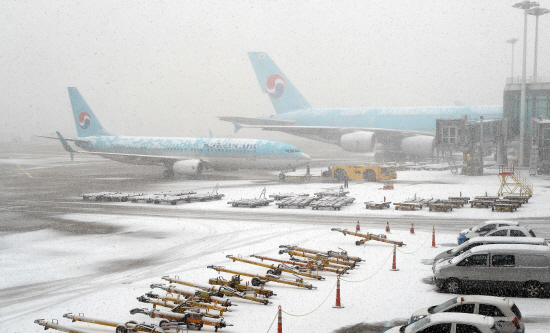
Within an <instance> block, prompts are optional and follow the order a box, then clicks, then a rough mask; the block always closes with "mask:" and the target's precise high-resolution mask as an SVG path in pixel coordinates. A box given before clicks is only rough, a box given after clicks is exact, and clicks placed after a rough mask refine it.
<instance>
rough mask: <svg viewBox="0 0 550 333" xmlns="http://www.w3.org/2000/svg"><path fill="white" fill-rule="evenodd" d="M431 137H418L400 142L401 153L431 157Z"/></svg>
mask: <svg viewBox="0 0 550 333" xmlns="http://www.w3.org/2000/svg"><path fill="white" fill-rule="evenodd" d="M434 140H435V137H433V136H426V135H419V136H412V137H410V138H405V139H403V140H402V141H401V151H402V152H403V153H404V154H407V155H415V156H420V157H431V156H432V154H433V150H434Z"/></svg>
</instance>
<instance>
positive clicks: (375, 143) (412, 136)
mask: <svg viewBox="0 0 550 333" xmlns="http://www.w3.org/2000/svg"><path fill="white" fill-rule="evenodd" d="M248 57H249V58H250V62H251V63H252V67H253V68H254V71H255V73H256V77H257V79H258V82H259V84H260V87H261V89H262V92H264V93H267V95H268V96H269V98H270V100H271V103H272V104H273V107H274V108H275V111H276V114H274V115H271V116H268V117H258V118H246V117H220V119H221V120H224V121H229V122H232V123H233V125H234V129H235V133H236V132H238V131H239V130H240V129H241V128H261V129H263V130H267V131H280V132H285V133H288V134H292V135H296V136H300V137H305V138H308V139H312V140H316V141H321V142H325V143H330V144H335V145H338V146H340V147H341V148H342V149H343V150H345V151H349V152H355V153H367V152H372V151H375V150H381V151H382V152H381V153H380V154H381V155H382V156H392V157H397V158H400V157H401V158H406V157H412V158H426V157H431V156H432V155H433V150H434V139H435V137H434V136H435V124H436V121H435V120H436V119H460V118H462V117H463V116H464V115H465V116H466V117H467V118H468V119H478V118H479V117H480V116H483V117H484V119H492V118H502V116H503V108H502V106H429V107H392V108H358V109H317V108H314V107H312V106H311V105H310V104H309V102H308V101H307V100H306V99H305V98H304V97H303V96H302V94H300V92H299V91H298V89H296V87H295V86H294V85H293V84H292V82H291V81H290V80H289V79H288V78H287V77H286V75H285V74H284V73H283V72H282V71H281V70H280V69H279V67H277V65H276V64H275V62H274V61H273V60H272V59H271V58H270V57H269V55H267V53H265V52H249V53H248ZM378 154H379V153H377V155H375V156H380V155H378ZM398 156H400V157H398ZM380 157H381V156H380Z"/></svg>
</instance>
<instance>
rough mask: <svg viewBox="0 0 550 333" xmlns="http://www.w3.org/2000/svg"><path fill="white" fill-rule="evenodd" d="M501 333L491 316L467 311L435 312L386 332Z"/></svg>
mask: <svg viewBox="0 0 550 333" xmlns="http://www.w3.org/2000/svg"><path fill="white" fill-rule="evenodd" d="M472 332H475V333H501V330H500V328H499V327H498V326H497V325H496V324H495V320H494V319H493V318H492V317H488V316H480V315H475V314H469V313H436V314H433V315H431V316H429V317H426V318H423V319H420V320H419V321H417V322H414V323H412V324H409V325H405V326H396V327H393V328H390V329H389V330H387V331H386V333H472Z"/></svg>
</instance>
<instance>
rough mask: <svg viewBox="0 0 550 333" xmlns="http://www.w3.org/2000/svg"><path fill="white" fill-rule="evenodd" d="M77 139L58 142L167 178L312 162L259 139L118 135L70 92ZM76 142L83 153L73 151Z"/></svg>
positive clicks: (292, 150) (293, 150) (71, 89)
mask: <svg viewBox="0 0 550 333" xmlns="http://www.w3.org/2000/svg"><path fill="white" fill-rule="evenodd" d="M68 89H69V97H70V99H71V105H72V109H73V115H74V121H75V125H76V130H77V133H78V138H76V139H64V138H63V137H62V136H61V134H59V133H58V137H59V139H60V140H61V143H62V144H63V147H64V148H65V150H66V151H68V152H69V153H71V157H72V156H73V154H75V153H86V154H96V155H99V156H102V157H105V158H108V159H112V160H115V161H119V162H125V163H132V164H149V165H161V166H164V167H165V168H166V170H165V172H164V175H165V176H166V177H171V176H173V175H174V174H182V175H187V176H196V175H200V174H201V173H202V172H203V170H204V169H205V168H212V169H214V170H228V169H229V170H236V169H240V168H248V169H272V170H283V169H288V168H290V169H294V168H296V167H298V166H302V165H306V164H307V163H308V162H309V161H310V160H311V159H310V158H309V156H307V155H306V154H304V153H302V152H300V151H299V150H298V149H297V148H296V147H294V146H291V145H289V144H286V143H282V142H277V141H269V140H255V139H224V138H185V137H181V138H174V137H144V136H124V135H117V134H113V133H112V132H111V131H109V130H107V129H106V128H104V127H103V126H102V125H101V123H100V122H99V119H98V118H97V117H96V115H95V114H94V113H93V112H92V110H91V109H90V107H89V106H88V104H86V102H85V101H84V98H82V96H81V95H80V93H79V92H78V90H77V89H76V88H74V87H69V88H68ZM67 141H72V142H74V143H75V145H76V146H77V147H80V148H82V149H84V151H76V150H73V149H72V148H71V147H70V146H69V144H68V143H67Z"/></svg>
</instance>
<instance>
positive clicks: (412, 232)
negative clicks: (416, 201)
mask: <svg viewBox="0 0 550 333" xmlns="http://www.w3.org/2000/svg"><path fill="white" fill-rule="evenodd" d="M411 234H414V223H411Z"/></svg>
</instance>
